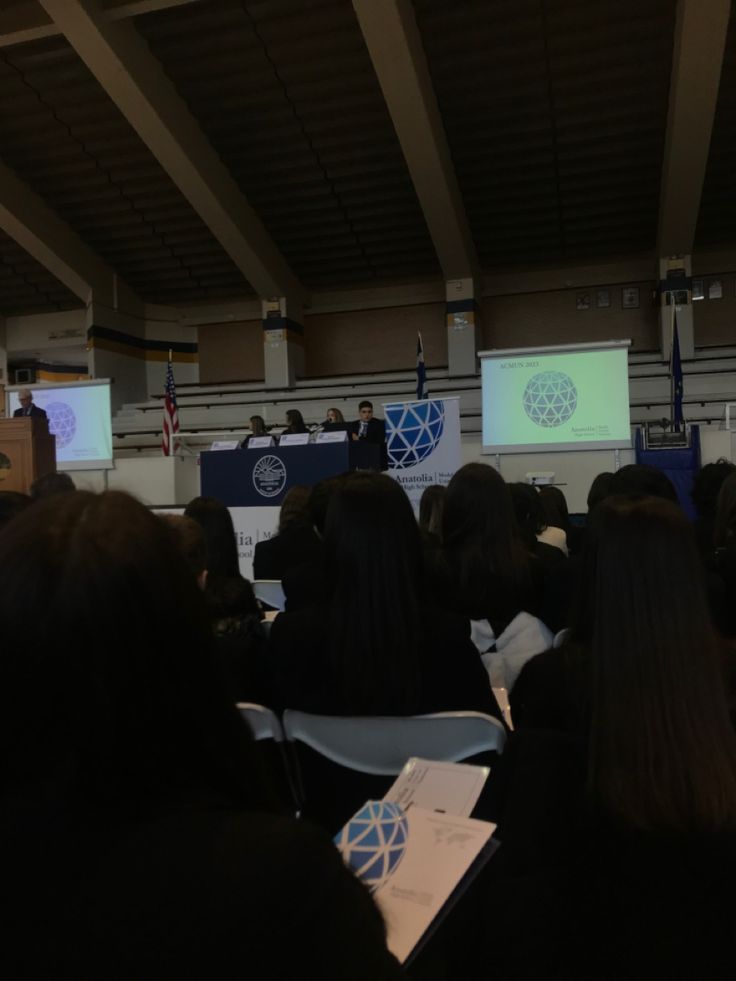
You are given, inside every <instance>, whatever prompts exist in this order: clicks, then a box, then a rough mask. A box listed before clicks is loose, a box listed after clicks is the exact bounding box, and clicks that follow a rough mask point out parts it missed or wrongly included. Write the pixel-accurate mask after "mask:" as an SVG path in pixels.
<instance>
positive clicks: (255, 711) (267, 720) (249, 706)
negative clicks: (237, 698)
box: [237, 702, 284, 743]
mask: <svg viewBox="0 0 736 981" xmlns="http://www.w3.org/2000/svg"><path fill="white" fill-rule="evenodd" d="M237 709H238V711H239V712H240V714H241V715H242V716H243V718H244V719H245V721H246V722H247V723H248V725H249V726H250V728H251V731H252V733H253V738H254V739H255V740H256V742H260V741H261V740H263V739H273V741H274V742H275V743H283V741H284V730H283V728H282V726H281V723H280V722H279V719H278V716H277V715H276V713H275V712H274V711H273V710H272V709H270V708H266V706H265V705H256V703H255V702H238V704H237Z"/></svg>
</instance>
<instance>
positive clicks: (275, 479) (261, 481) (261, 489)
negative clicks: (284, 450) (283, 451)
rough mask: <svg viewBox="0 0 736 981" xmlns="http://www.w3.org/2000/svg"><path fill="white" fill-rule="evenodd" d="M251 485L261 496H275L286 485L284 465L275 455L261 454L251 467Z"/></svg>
mask: <svg viewBox="0 0 736 981" xmlns="http://www.w3.org/2000/svg"><path fill="white" fill-rule="evenodd" d="M253 486H254V487H255V489H256V490H257V491H258V493H259V494H260V495H261V496H262V497H276V496H277V495H279V494H280V493H281V491H282V490H283V489H284V487H285V486H286V467H285V466H284V464H283V462H282V461H281V460H279V458H278V457H277V456H271V455H270V454H268V455H267V456H262V457H261V458H260V460H257V461H256V465H255V466H254V467H253Z"/></svg>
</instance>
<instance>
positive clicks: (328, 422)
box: [322, 406, 347, 429]
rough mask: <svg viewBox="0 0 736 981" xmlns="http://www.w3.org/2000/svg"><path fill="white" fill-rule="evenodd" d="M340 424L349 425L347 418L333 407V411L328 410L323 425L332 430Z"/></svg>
mask: <svg viewBox="0 0 736 981" xmlns="http://www.w3.org/2000/svg"><path fill="white" fill-rule="evenodd" d="M338 423H339V424H341V425H347V423H346V422H345V416H344V415H343V414H342V412H341V411H340V409H337V408H335V407H334V406H333V407H332V408H331V409H328V410H327V413H326V414H325V421H324V422H323V423H322V425H323V426H326V427H327V428H328V429H330V428H333V427H334V426H335V425H336V424H338Z"/></svg>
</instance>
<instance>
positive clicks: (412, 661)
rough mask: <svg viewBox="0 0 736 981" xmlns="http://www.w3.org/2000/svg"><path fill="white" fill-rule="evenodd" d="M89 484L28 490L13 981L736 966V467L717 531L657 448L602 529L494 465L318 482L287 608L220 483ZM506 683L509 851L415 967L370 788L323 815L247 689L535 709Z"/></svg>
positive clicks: (12, 751) (293, 558) (5, 522)
mask: <svg viewBox="0 0 736 981" xmlns="http://www.w3.org/2000/svg"><path fill="white" fill-rule="evenodd" d="M52 483H53V482H52ZM61 483H64V482H61ZM69 491H70V488H69V487H62V486H60V485H59V486H54V487H51V488H49V489H48V490H47V492H45V493H44V494H38V495H35V497H36V499H34V500H33V501H31V499H30V498H25V497H24V495H8V494H3V493H0V576H4V579H5V582H4V587H3V588H2V589H0V622H1V623H2V625H3V630H4V638H5V648H4V657H3V659H2V665H3V668H2V670H3V689H2V690H3V692H4V693H5V708H4V712H3V714H2V723H1V724H2V726H3V727H4V729H3V731H4V738H3V747H4V748H3V760H4V766H3V787H2V795H3V810H2V814H3V818H2V820H3V842H4V855H3V870H4V873H5V881H6V892H7V894H8V895H9V896H11V897H12V904H11V910H10V913H9V914H8V916H7V918H6V924H7V928H6V938H7V939H6V942H5V944H4V948H5V949H4V955H5V957H6V958H10V960H9V961H8V963H9V964H10V963H11V962H12V964H13V968H12V970H9V971H8V972H7V976H8V977H13V978H34V979H35V978H46V977H59V978H67V977H69V978H72V977H73V978H93V977H94V978H99V979H108V978H109V979H113V978H114V979H118V978H119V979H123V978H137V979H154V978H155V979H168V978H190V977H191V978H195V977H197V978H204V977H207V978H221V977H222V978H224V977H226V976H228V977H229V976H232V975H234V974H235V973H236V972H237V971H241V970H242V971H243V972H244V973H245V975H246V976H247V977H250V976H253V977H255V976H256V975H257V974H259V973H263V974H266V972H268V974H269V975H271V976H274V977H276V978H281V977H284V978H286V977H287V975H288V976H289V977H292V976H293V975H294V974H295V973H296V972H297V971H298V972H300V973H301V972H305V971H306V973H307V974H310V973H311V975H312V976H315V977H320V978H336V979H337V978H346V979H347V978H350V979H353V978H356V979H360V978H366V979H368V978H371V979H381V978H394V977H399V976H402V974H404V973H408V975H409V976H412V977H417V978H426V979H458V981H463V979H474V978H494V979H495V978H498V979H506V978H509V979H511V978H514V979H516V978H525V979H526V978H529V979H531V978H555V979H578V978H579V979H582V978H586V979H588V978H593V979H598V978H606V979H607V978H611V979H614V978H655V977H656V978H660V977H661V978H665V977H667V978H680V977H681V978H686V977H687V978H696V977H698V978H699V977H703V978H716V977H726V976H727V975H728V976H730V974H731V973H732V969H731V966H730V963H729V960H728V958H729V957H730V933H731V920H732V914H733V912H734V903H733V900H732V899H731V895H732V893H733V886H732V877H733V874H734V872H736V732H735V731H734V720H735V719H736V711H735V702H734V697H735V696H736V672H735V671H734V668H733V658H734V652H733V644H734V641H736V614H735V613H734V609H736V467H734V466H732V465H731V464H728V463H725V462H723V461H719V463H717V464H712V465H710V466H707V467H705V468H703V470H702V471H701V473H700V474H699V475H698V477H697V479H696V483H695V487H694V488H693V495H692V496H693V503H694V505H695V507H696V510H697V512H698V518H697V521H696V522H695V523H694V524H693V523H692V522H690V521H689V520H688V518H687V517H686V516H685V513H684V512H683V510H682V509H681V507H680V505H679V504H678V500H677V494H676V493H675V490H674V488H673V486H672V485H671V483H670V482H669V481H668V479H667V478H666V477H665V476H664V475H663V474H662V473H660V472H659V471H654V470H652V469H650V468H647V467H641V466H636V465H632V466H629V467H624V468H622V469H621V470H619V471H618V472H617V473H616V474H605V475H604V474H601V475H599V477H597V478H596V480H595V481H594V483H593V485H592V487H591V492H590V496H589V500H588V503H589V512H588V515H587V517H586V520H585V522H584V523H581V524H575V523H573V521H572V520H571V518H570V516H569V514H568V511H567V504H566V501H565V499H564V496H563V495H562V493H561V492H560V490H559V488H554V487H550V488H545V489H543V490H540V489H537V488H534V487H530V486H528V485H524V484H512V485H508V484H506V483H505V481H504V480H503V478H502V477H501V476H500V474H499V473H498V472H497V471H495V470H494V469H493V468H492V467H489V466H486V465H484V464H479V463H470V464H467V465H466V466H464V467H462V468H461V469H460V470H459V471H458V472H457V473H456V474H455V476H454V477H453V478H452V480H451V481H450V483H449V485H448V486H447V488H446V489H440V488H429V489H428V490H427V491H426V492H425V497H424V499H423V500H422V505H421V508H420V514H419V521H417V520H416V518H415V516H414V513H413V510H412V507H411V505H410V503H409V500H408V498H407V496H406V495H405V493H404V491H403V490H402V488H401V487H400V485H399V484H398V483H396V482H395V481H393V480H392V479H391V478H389V477H387V476H385V475H383V474H379V473H368V472H356V473H351V474H346V475H344V476H342V477H338V478H331V479H330V480H327V481H324V482H322V483H321V484H318V485H316V486H315V487H314V488H312V489H310V490H307V489H305V488H293V489H292V490H291V491H290V493H289V495H288V496H287V499H286V500H285V502H284V505H283V507H282V512H281V520H280V524H279V529H278V534H277V535H276V536H274V537H273V538H272V539H270V540H269V541H267V542H263V543H260V544H259V545H258V546H257V548H256V554H255V557H254V572H255V576H256V578H268V579H278V580H280V581H281V583H282V586H283V589H284V592H285V594H286V609H285V612H283V613H280V614H278V615H277V616H276V617H275V618H274V619H273V620H272V621H271V622H270V623H268V624H266V623H265V622H264V620H263V613H262V611H261V609H260V607H259V604H258V602H257V600H256V598H255V595H254V592H253V588H252V586H251V583H249V582H248V580H246V579H244V578H243V577H242V576H241V575H240V572H239V568H238V554H237V547H236V542H235V535H234V530H233V525H232V520H231V518H230V514H229V512H228V510H227V508H225V507H224V506H223V505H222V504H220V503H219V502H218V501H215V500H213V499H211V498H197V499H195V500H193V501H192V502H190V504H189V505H188V506H187V508H186V511H185V514H184V516H167V517H159V516H156V515H154V514H152V513H151V512H150V511H149V510H148V509H147V508H145V507H144V506H143V505H141V504H139V503H138V502H136V501H135V500H134V499H133V498H131V497H128V496H126V495H123V494H119V493H105V494H102V495H93V494H89V493H86V492H69ZM499 679H500V681H499ZM501 687H503V688H505V689H508V695H509V702H510V707H511V723H512V728H513V731H510V733H509V738H508V741H507V743H506V747H505V749H504V752H503V753H502V754H501V755H500V756H499V757H498V758H497V759H495V760H494V762H493V765H492V772H491V776H490V778H489V784H488V791H489V793H488V795H487V797H485V798H484V808H486V813H484V814H483V817H487V818H490V819H491V820H493V821H494V822H496V823H497V826H498V827H497V831H496V837H497V839H498V840H499V841H500V843H501V847H500V848H499V850H498V852H497V854H496V855H494V857H493V859H492V860H491V862H490V863H489V864H488V865H487V866H486V867H485V869H484V870H483V871H482V872H481V874H480V875H479V876H478V877H477V879H476V880H475V882H474V883H473V885H472V887H471V888H470V890H469V891H468V892H467V893H466V894H465V895H464V896H463V897H462V898H461V899H460V901H459V902H458V903H457V904H456V905H455V906H454V909H453V911H452V913H451V914H450V916H449V917H448V918H447V919H446V920H445V921H444V923H443V924H442V926H441V928H440V929H439V931H438V932H437V933H436V934H435V936H434V937H433V938H432V939H431V940H430V942H429V943H428V944H427V946H426V947H425V949H424V951H423V952H422V955H421V956H420V957H419V958H418V959H417V960H416V961H415V962H414V963H413V964H412V966H411V967H410V968H408V970H407V971H406V972H405V971H403V970H402V969H401V968H400V967H399V965H398V964H397V962H396V961H395V960H394V958H393V957H392V955H391V954H390V953H389V952H388V950H387V948H386V942H385V927H384V924H383V922H382V919H381V916H380V914H379V912H378V910H377V907H376V906H375V904H374V903H373V901H372V899H371V897H370V895H369V894H368V892H367V891H366V890H365V889H364V888H363V887H362V885H360V884H359V883H358V882H357V880H355V879H354V878H353V876H352V874H351V873H350V872H349V871H348V870H347V869H346V868H345V867H344V866H343V864H342V862H341V860H340V858H339V856H338V854H337V852H336V851H335V849H334V848H333V846H332V844H331V842H330V840H329V836H328V834H327V830H329V831H330V832H334V831H335V830H336V829H337V827H339V825H340V824H341V823H343V822H344V821H346V820H347V819H348V818H349V817H350V816H351V814H352V812H353V811H354V810H355V809H356V803H357V804H359V803H361V802H362V801H361V799H360V798H359V796H358V797H356V793H357V794H359V793H360V790H358V789H356V788H355V787H348V786H345V787H340V786H337V787H335V786H333V787H330V788H329V793H330V804H331V807H330V810H329V814H328V813H327V812H320V810H319V808H318V807H316V808H314V811H313V813H312V812H310V811H309V809H308V808H307V810H306V811H305V814H304V816H303V817H302V819H300V820H297V819H296V818H295V817H294V816H293V813H288V811H289V808H288V805H287V804H286V803H285V801H284V799H283V798H282V796H280V794H279V792H278V788H277V787H276V785H275V781H274V779H273V774H272V773H270V772H269V768H268V767H267V766H266V765H265V762H264V761H265V757H264V756H263V755H260V754H259V753H257V752H256V746H255V744H254V743H253V741H252V738H251V735H250V732H249V730H248V727H247V725H246V723H245V722H244V721H243V719H242V718H241V716H240V714H239V713H238V712H237V710H236V708H235V703H236V702H238V701H248V702H257V703H261V704H264V705H267V706H269V707H271V708H272V709H274V710H275V711H276V712H277V713H280V712H282V711H283V710H285V709H302V710H304V711H308V712H315V713H321V714H332V715H415V714H424V713H431V712H436V711H449V710H474V711H478V712H482V713H486V714H489V715H492V716H495V717H496V718H498V719H501V720H504V724H505V725H506V724H507V721H508V720H506V719H504V715H503V713H502V711H501V708H500V707H499V704H498V702H497V699H496V695H497V694H498V691H499V690H500V688H501ZM494 689H496V693H495V694H494ZM385 783H386V787H387V786H388V783H390V780H388V781H386V782H385ZM327 789H328V788H325V792H327ZM292 810H293V809H292ZM305 817H306V818H310V819H311V820H314V821H317V822H320V823H322V824H323V825H324V829H327V830H324V829H323V830H320V829H319V828H318V827H316V826H313V825H312V824H311V822H310V820H305Z"/></svg>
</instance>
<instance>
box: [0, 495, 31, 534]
mask: <svg viewBox="0 0 736 981" xmlns="http://www.w3.org/2000/svg"><path fill="white" fill-rule="evenodd" d="M31 503H32V501H31V498H30V497H29V496H28V495H27V494H21V493H20V492H19V491H0V531H2V530H3V528H4V527H5V526H6V525H7V524H8V522H9V521H12V519H13V518H14V517H15V516H16V515H17V514H20V513H21V511H25V509H26V508H27V507H28V505H29V504H31Z"/></svg>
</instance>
